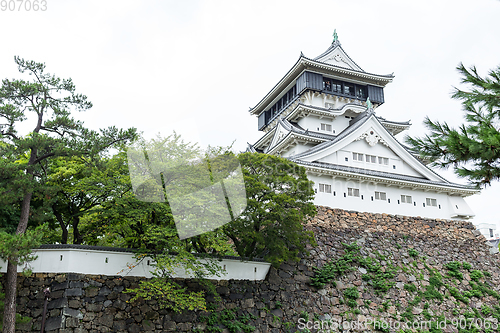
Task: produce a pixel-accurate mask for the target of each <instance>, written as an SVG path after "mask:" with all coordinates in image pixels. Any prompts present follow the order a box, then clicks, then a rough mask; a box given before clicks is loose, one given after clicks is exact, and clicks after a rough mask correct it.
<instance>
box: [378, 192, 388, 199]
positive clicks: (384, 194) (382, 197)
mask: <svg viewBox="0 0 500 333" xmlns="http://www.w3.org/2000/svg"><path fill="white" fill-rule="evenodd" d="M375 199H376V200H387V194H386V193H385V192H377V191H375Z"/></svg>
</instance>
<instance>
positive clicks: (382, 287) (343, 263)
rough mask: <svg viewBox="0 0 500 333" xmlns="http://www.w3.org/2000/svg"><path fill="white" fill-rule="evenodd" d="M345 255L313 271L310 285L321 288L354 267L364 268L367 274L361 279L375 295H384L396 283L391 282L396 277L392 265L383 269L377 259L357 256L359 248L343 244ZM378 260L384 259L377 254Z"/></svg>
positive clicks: (395, 269)
mask: <svg viewBox="0 0 500 333" xmlns="http://www.w3.org/2000/svg"><path fill="white" fill-rule="evenodd" d="M343 245H344V247H345V254H344V255H343V256H342V257H340V258H339V259H337V260H332V261H330V262H328V263H327V264H325V265H323V267H322V268H321V269H316V270H315V275H314V276H313V277H312V278H311V281H312V282H311V285H313V286H315V287H317V288H322V287H324V285H325V284H326V283H329V282H331V281H332V280H333V279H334V278H336V277H339V276H343V275H344V274H346V273H347V272H349V271H352V270H354V269H355V265H359V266H361V267H364V268H366V270H367V273H366V274H363V275H362V279H363V280H364V281H367V282H368V284H369V285H371V286H372V287H373V289H374V290H375V292H376V293H377V294H379V293H385V292H387V291H388V290H389V289H390V288H392V287H393V286H394V285H395V284H396V282H395V281H394V280H393V279H394V277H395V276H396V272H397V268H396V267H395V266H394V265H392V264H387V265H386V266H385V267H384V268H382V265H381V264H380V263H379V262H378V261H377V259H374V258H371V257H366V258H363V257H361V256H359V249H360V247H359V246H358V245H357V244H355V243H353V244H350V245H348V244H343ZM378 257H379V260H383V259H384V257H383V256H381V255H380V254H378Z"/></svg>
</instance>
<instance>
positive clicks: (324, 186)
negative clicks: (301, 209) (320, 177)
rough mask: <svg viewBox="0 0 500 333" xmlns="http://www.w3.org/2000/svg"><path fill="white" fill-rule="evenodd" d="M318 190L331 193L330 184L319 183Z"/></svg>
mask: <svg viewBox="0 0 500 333" xmlns="http://www.w3.org/2000/svg"><path fill="white" fill-rule="evenodd" d="M319 191H320V192H323V193H332V185H329V184H319Z"/></svg>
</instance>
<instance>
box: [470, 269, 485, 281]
mask: <svg viewBox="0 0 500 333" xmlns="http://www.w3.org/2000/svg"><path fill="white" fill-rule="evenodd" d="M482 277H483V273H481V271H478V270H476V269H474V270H472V271H471V272H470V278H471V280H473V281H476V282H477V281H479V279H481V278H482Z"/></svg>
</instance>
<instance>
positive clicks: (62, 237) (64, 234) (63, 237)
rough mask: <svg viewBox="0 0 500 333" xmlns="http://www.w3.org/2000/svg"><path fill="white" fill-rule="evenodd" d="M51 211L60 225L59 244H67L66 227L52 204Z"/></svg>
mask: <svg viewBox="0 0 500 333" xmlns="http://www.w3.org/2000/svg"><path fill="white" fill-rule="evenodd" d="M52 212H54V215H55V217H56V219H57V221H58V222H59V225H60V226H61V230H62V235H61V244H68V227H66V224H65V223H64V220H63V217H62V215H61V213H60V212H58V211H57V209H55V208H54V206H52Z"/></svg>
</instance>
